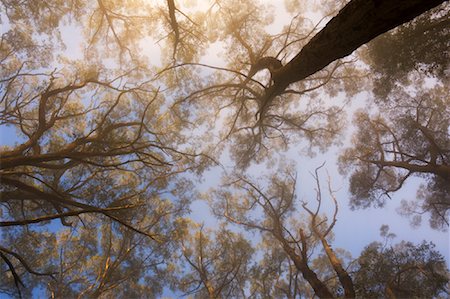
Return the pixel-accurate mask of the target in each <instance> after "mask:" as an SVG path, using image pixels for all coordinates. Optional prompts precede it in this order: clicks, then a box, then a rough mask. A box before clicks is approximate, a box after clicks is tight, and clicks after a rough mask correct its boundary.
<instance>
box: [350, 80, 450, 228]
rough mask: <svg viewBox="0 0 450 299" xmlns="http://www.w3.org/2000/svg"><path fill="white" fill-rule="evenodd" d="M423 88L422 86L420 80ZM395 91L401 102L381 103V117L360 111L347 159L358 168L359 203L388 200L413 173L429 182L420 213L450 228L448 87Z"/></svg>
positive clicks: (353, 187)
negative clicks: (428, 212) (356, 129)
mask: <svg viewBox="0 0 450 299" xmlns="http://www.w3.org/2000/svg"><path fill="white" fill-rule="evenodd" d="M416 86H417V87H418V88H419V86H420V85H418V84H416ZM414 93H415V94H414V95H412V94H408V93H407V92H406V91H405V90H402V89H399V90H398V91H397V93H392V96H393V98H395V99H396V101H389V104H387V105H385V107H380V111H379V112H378V113H377V114H376V115H369V114H368V113H366V112H359V113H358V114H357V115H356V117H355V123H356V124H357V126H358V132H357V133H356V135H355V142H354V146H353V147H352V148H350V149H347V150H346V151H345V153H344V154H343V156H342V157H341V162H342V163H343V166H344V167H345V166H347V167H350V169H352V175H351V177H350V191H351V193H352V194H353V196H352V201H351V204H352V206H353V207H367V206H370V205H380V206H382V205H383V204H384V200H385V199H386V198H387V197H389V194H390V193H393V192H395V191H397V190H399V189H400V188H401V187H402V186H403V184H404V182H405V181H406V180H407V179H408V178H409V177H411V176H414V175H420V176H423V177H426V178H427V179H428V181H429V187H428V188H425V187H424V188H425V190H428V191H424V192H426V193H428V194H429V195H425V196H422V198H424V201H423V202H422V203H421V204H419V207H418V208H419V211H420V210H422V211H430V212H432V215H433V217H432V220H431V221H432V223H434V225H433V226H434V227H436V228H445V227H448V220H447V218H448V210H449V207H450V202H449V197H448V187H447V186H448V185H449V183H450V167H449V164H450V156H449V154H450V143H449V142H450V139H449V135H448V127H449V125H450V119H449V117H448V116H449V115H450V111H449V110H448V104H449V102H448V100H447V98H446V97H445V93H446V91H445V88H444V87H442V86H436V87H435V88H433V89H430V90H420V89H419V90H417V91H415V92H414Z"/></svg>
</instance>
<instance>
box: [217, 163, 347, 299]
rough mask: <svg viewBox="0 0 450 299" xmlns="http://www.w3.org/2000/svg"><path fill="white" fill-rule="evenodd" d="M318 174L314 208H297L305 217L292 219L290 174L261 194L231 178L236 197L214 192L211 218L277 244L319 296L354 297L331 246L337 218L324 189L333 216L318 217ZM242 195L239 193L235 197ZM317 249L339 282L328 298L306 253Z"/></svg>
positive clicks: (241, 179) (253, 186) (277, 178)
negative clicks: (229, 223) (244, 229)
mask: <svg viewBox="0 0 450 299" xmlns="http://www.w3.org/2000/svg"><path fill="white" fill-rule="evenodd" d="M317 172H318V169H316V172H315V174H314V178H315V180H316V182H317V189H316V194H317V197H316V201H317V207H316V208H315V209H311V208H309V207H308V205H307V203H306V202H303V203H302V204H301V206H302V209H303V211H304V213H305V214H306V215H303V217H299V216H298V215H297V216H294V212H295V206H297V204H296V198H295V185H296V176H295V174H293V173H292V172H289V170H287V171H286V172H281V175H275V176H272V177H271V178H269V179H270V181H269V183H268V184H267V186H268V187H267V191H263V189H262V188H261V187H259V186H257V185H256V184H255V183H253V182H252V181H250V180H249V179H248V178H245V177H237V179H235V180H231V182H230V183H228V184H227V185H228V186H230V188H232V189H231V190H233V189H235V190H236V191H235V193H234V194H233V193H231V192H229V191H223V190H220V191H218V192H216V194H217V195H216V196H218V199H219V200H217V201H216V202H215V205H214V207H213V211H214V214H215V215H217V216H219V217H221V218H223V219H225V220H227V221H229V222H231V223H234V224H237V225H240V226H242V227H245V228H246V229H249V230H256V231H258V232H260V233H262V234H263V235H264V236H265V237H267V238H269V239H270V240H272V242H276V243H277V244H278V245H279V247H280V248H281V249H282V250H283V251H284V253H285V254H286V255H287V256H288V257H289V259H290V260H291V261H292V263H293V265H295V268H296V270H297V271H298V272H300V273H301V274H302V276H303V278H304V279H305V280H306V281H307V282H308V284H309V285H310V287H311V288H312V289H313V290H314V293H315V294H316V295H317V296H318V297H320V298H332V297H335V296H336V295H344V296H345V297H348V298H354V297H355V291H354V286H353V282H352V279H351V277H350V276H349V274H348V272H347V271H346V270H345V268H344V267H343V264H342V261H341V260H340V259H339V257H338V256H337V255H336V252H335V251H334V250H333V249H332V248H331V246H330V236H331V235H330V233H331V232H332V229H333V227H334V225H335V224H336V220H337V218H336V216H337V210H338V206H337V200H336V198H335V197H334V195H333V192H332V191H331V187H330V186H329V194H330V196H331V200H332V202H333V205H334V212H333V214H332V215H333V216H332V218H331V220H330V221H329V222H328V218H327V217H326V216H321V215H320V214H319V213H320V212H321V205H322V204H323V202H322V200H323V198H322V191H321V187H320V184H319V178H318V173H317ZM241 191H242V192H243V193H238V192H241ZM258 214H262V218H260V217H258V216H257V215H258ZM294 219H305V222H306V223H304V224H303V225H302V224H300V223H299V222H298V221H295V220H294ZM289 223H293V225H289ZM319 244H320V245H319ZM318 246H320V247H321V248H322V249H323V250H324V252H325V254H326V257H327V262H328V263H329V264H330V266H331V267H332V269H333V270H334V274H335V275H336V277H337V278H338V280H339V283H340V286H341V289H340V290H339V292H340V293H338V294H333V293H332V291H331V290H330V288H329V285H328V283H327V280H323V279H320V278H319V276H318V274H317V273H316V272H315V271H314V270H313V269H312V268H311V267H312V261H311V255H312V252H313V250H314V248H316V247H318ZM294 273H295V272H294ZM341 293H343V294H341Z"/></svg>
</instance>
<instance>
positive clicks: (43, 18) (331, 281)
mask: <svg viewBox="0 0 450 299" xmlns="http://www.w3.org/2000/svg"><path fill="white" fill-rule="evenodd" d="M347 2H348V3H347ZM443 2H444V1H443V0H439V1H438V0H432V1H418V0H414V1H405V0H402V1H397V2H395V3H393V2H392V1H387V0H380V1H363V0H352V1H337V2H334V3H332V4H328V5H326V12H325V17H324V21H329V22H328V24H327V25H326V26H325V27H324V28H321V26H322V21H321V22H319V23H318V24H312V23H311V22H309V21H308V20H307V19H306V18H305V16H304V15H302V14H301V13H299V14H298V15H297V16H295V17H294V18H293V20H292V22H291V24H289V26H287V27H286V28H284V29H283V30H282V32H280V33H279V34H269V33H267V32H266V28H265V26H266V25H268V24H270V17H271V16H270V11H269V9H268V8H267V7H265V6H263V5H260V3H257V2H254V1H244V2H242V1H235V0H223V1H214V2H211V5H210V6H209V7H208V9H206V10H203V11H200V10H196V9H191V8H192V7H189V5H188V4H184V3H182V2H181V1H179V2H177V1H173V0H168V1H165V2H163V3H156V2H149V1H145V0H137V1H133V2H130V3H125V2H120V1H119V2H118V1H114V0H98V1H88V2H86V1H78V0H71V1H54V2H52V3H47V2H43V1H34V2H33V1H22V2H17V1H10V0H1V1H0V4H1V11H0V17H1V21H2V25H3V24H5V27H4V28H5V29H4V33H2V37H1V43H0V61H1V63H2V70H1V76H0V86H1V87H0V105H1V110H0V126H3V127H4V126H9V127H10V128H13V129H15V130H16V132H17V139H16V140H14V141H15V144H10V145H5V146H2V147H1V148H0V155H1V164H0V176H1V185H0V192H1V198H0V216H1V221H0V227H2V231H1V232H2V238H3V239H2V241H3V240H4V242H2V246H1V247H0V271H1V272H2V276H4V277H6V280H5V281H2V284H1V285H0V287H1V289H2V290H4V291H5V292H7V293H8V294H11V295H12V296H19V297H20V296H22V295H24V296H29V295H30V294H31V293H32V292H33V289H32V288H38V287H42V286H44V285H45V288H46V291H47V293H48V295H49V296H75V295H78V296H83V295H89V296H100V297H101V296H110V294H111V293H112V292H114V293H115V294H121V295H123V296H138V295H141V294H142V293H146V292H147V293H148V292H149V293H150V294H148V295H149V296H157V295H158V294H160V293H161V290H162V288H163V285H162V284H159V282H161V281H163V280H166V279H167V277H169V276H171V275H174V274H173V272H172V270H173V269H171V268H170V267H169V265H168V264H169V261H170V258H169V254H168V253H170V252H172V251H176V250H174V244H179V243H177V242H184V244H186V245H188V246H186V248H188V247H189V246H190V247H191V250H188V249H186V250H183V252H182V255H183V258H184V259H185V260H186V263H185V264H183V266H182V267H181V268H182V269H181V272H183V271H186V272H183V273H182V274H186V273H187V274H186V277H188V278H193V279H194V280H195V281H200V282H202V284H203V286H204V288H202V290H201V291H200V292H199V294H200V296H203V295H205V294H206V293H208V294H209V296H214V297H215V296H218V294H219V293H220V294H224V295H223V296H226V294H232V295H233V296H238V294H239V295H241V294H245V293H246V292H247V289H246V285H247V284H246V283H249V278H248V277H246V276H245V275H244V274H243V272H242V271H243V270H242V269H244V268H246V267H247V266H248V263H249V260H250V254H249V253H250V251H252V246H251V244H250V243H249V242H246V241H245V240H244V237H243V235H240V234H236V233H234V232H232V231H229V230H226V229H221V230H219V231H217V232H216V233H215V235H214V233H212V234H209V232H208V233H203V231H202V230H200V232H199V234H198V236H197V235H196V234H195V233H193V235H194V236H196V238H194V241H196V242H197V244H194V243H189V241H188V240H185V239H183V238H180V236H179V233H180V232H181V231H183V230H182V226H183V225H182V224H180V222H182V220H180V218H181V217H183V216H185V215H186V214H187V213H188V209H189V203H190V201H191V199H193V198H195V197H194V195H193V194H192V192H191V189H192V187H191V185H190V183H189V180H188V179H187V178H186V176H187V173H189V175H190V174H191V173H193V172H195V173H201V172H202V170H203V169H204V167H205V166H208V164H209V163H208V161H212V159H210V158H209V157H208V155H207V154H209V151H210V150H211V149H214V150H215V152H214V154H217V155H220V154H221V153H222V152H223V151H222V150H223V149H224V148H225V149H226V147H231V154H232V155H233V156H234V158H235V160H236V162H237V164H238V166H240V167H241V169H243V168H245V167H247V166H249V165H250V163H253V162H260V161H262V160H263V159H265V158H266V157H265V156H266V154H267V153H274V152H276V151H277V150H278V149H286V148H287V147H288V146H289V145H290V144H292V142H293V141H295V140H293V139H297V140H302V139H307V140H308V142H309V144H308V145H307V147H308V146H309V147H318V148H319V149H321V150H325V149H327V148H329V147H330V145H332V144H336V143H337V140H336V137H337V136H338V135H339V134H340V133H341V131H342V128H343V127H344V124H343V118H344V116H343V114H342V111H343V106H344V103H337V104H336V105H335V104H334V103H327V102H326V101H324V100H322V99H321V95H322V94H323V93H322V92H324V93H328V94H329V95H336V94H338V93H339V92H343V91H345V92H346V93H347V95H352V94H355V93H356V92H357V91H358V86H361V84H363V83H364V82H365V81H364V80H366V79H367V73H366V71H365V69H364V68H363V67H362V68H361V67H360V66H359V65H358V64H355V63H353V62H354V61H355V60H356V56H351V57H349V58H344V57H346V56H347V55H349V54H351V53H352V52H353V51H354V50H356V49H357V48H358V47H360V46H361V45H363V44H365V43H366V42H368V41H370V40H371V39H373V38H375V37H376V36H377V35H379V34H382V33H384V32H386V31H388V30H390V29H392V28H394V27H396V26H398V25H400V24H402V23H404V22H407V21H410V20H412V19H414V17H416V16H418V15H420V14H421V13H424V12H425V11H427V10H428V9H431V8H433V7H436V6H437V5H439V4H440V3H443ZM345 3H347V4H346V5H345V6H344V4H345ZM337 11H339V12H338V13H337V14H336V12H337ZM332 16H334V17H333V18H332ZM440 18H442V16H440ZM67 24H69V27H70V26H72V27H74V28H75V27H77V28H80V31H81V30H82V31H83V32H82V34H80V35H83V36H82V37H80V51H79V52H80V53H78V54H80V55H79V56H80V57H81V58H79V59H78V60H77V59H76V58H74V57H70V55H68V54H67V52H65V47H66V46H67V45H66V44H65V42H64V40H63V39H64V36H63V35H64V34H63V33H64V31H65V30H63V29H62V28H63V27H64V26H66V25H67ZM217 24H221V26H220V27H218V26H215V25H217ZM223 24H225V26H222V25H223ZM445 24H446V23H445V21H444V23H442V25H445ZM72 29H73V28H72ZM2 30H3V27H2ZM2 32H3V31H2ZM433 33H435V34H436V36H441V35H440V34H439V31H437V32H435V31H433ZM149 41H150V43H151V42H153V41H155V44H156V45H157V46H159V47H160V48H161V59H158V58H156V59H155V58H154V57H148V55H145V54H146V53H144V52H145V51H143V50H142V49H143V48H145V49H147V48H146V47H145V46H143V45H145V44H146V43H149ZM215 43H224V44H226V46H225V47H226V48H227V50H229V51H228V52H230V53H232V54H230V55H229V57H227V58H226V59H224V62H225V64H226V65H225V66H223V67H222V66H220V67H219V66H213V65H208V64H205V63H202V58H204V54H205V51H206V50H208V49H209V48H208V47H209V46H210V45H213V44H215ZM69 47H74V46H73V45H72V46H69ZM341 58H344V59H341ZM155 60H156V61H155ZM158 60H160V61H158ZM214 119H215V120H220V121H222V123H223V124H224V126H223V132H222V135H221V136H219V138H217V137H216V136H215V133H216V132H217V130H218V129H217V126H215V127H213V124H214V121H213V120H214ZM422 131H423V130H422ZM292 132H296V133H298V134H297V135H296V136H295V135H294V134H292ZM425 137H426V136H425ZM427 138H428V137H426V139H427ZM427 140H428V141H429V140H430V139H429V138H428V139H427ZM436 144H437V143H436ZM439 146H441V145H439ZM438 152H439V151H438ZM435 153H436V148H433V149H431V150H429V154H428V152H427V153H425V155H426V157H425V158H423V159H428V156H427V155H429V156H430V158H429V159H428V160H426V161H427V162H429V164H433V163H434V164H436V163H441V161H443V159H444V158H441V156H439V157H438V158H436V157H437V156H434V154H435ZM433 157H434V158H433ZM445 163H446V162H445ZM441 164H442V165H443V163H441ZM442 165H440V166H442ZM434 166H436V165H434ZM441 168H442V167H441ZM444 168H445V167H444ZM436 175H437V176H438V177H439V178H438V179H436V180H432V181H430V182H431V185H430V186H431V187H429V188H428V189H427V190H426V191H427V192H424V194H425V193H426V194H427V195H426V196H425V197H426V198H434V197H436V196H441V194H446V193H445V192H446V191H445V190H444V189H442V187H441V186H445V183H446V181H445V180H444V181H442V180H441V176H439V174H436ZM316 180H317V183H318V178H317V175H316ZM235 183H236V184H235V185H236V186H238V187H239V188H241V189H245V190H246V191H248V192H249V193H250V194H251V196H253V197H252V199H253V202H254V203H255V204H256V203H258V205H259V207H260V211H261V212H264V213H265V214H266V220H267V223H260V225H259V227H261V228H267V227H269V228H270V229H269V231H271V233H265V234H264V238H265V242H266V244H269V243H273V241H276V242H277V244H278V245H277V246H278V247H274V248H281V249H282V250H283V254H281V255H279V256H277V260H278V261H280V265H282V266H279V267H278V268H277V267H275V266H273V265H269V266H270V269H268V270H267V271H266V272H265V274H264V279H265V281H264V283H265V285H263V286H261V285H258V283H257V282H255V280H254V279H253V280H252V281H251V283H252V284H251V287H250V288H253V290H254V291H255V296H259V295H261V296H263V294H267V295H276V296H278V295H280V296H284V295H286V296H293V297H295V296H296V295H299V294H306V293H308V294H313V292H315V293H317V295H318V296H321V297H328V296H331V295H336V296H338V295H339V296H340V295H345V296H346V297H354V296H355V289H354V285H353V283H352V277H350V274H349V273H348V271H347V270H346V268H345V265H344V264H345V263H344V262H343V259H342V258H340V256H339V255H340V253H338V251H334V250H332V249H331V247H330V242H331V231H332V228H333V226H334V224H335V222H336V213H335V214H334V216H333V217H332V220H331V221H329V222H327V221H326V220H325V219H323V218H322V216H321V215H319V212H320V203H321V201H322V199H321V195H320V186H319V184H318V186H317V188H318V196H317V203H318V206H319V207H318V208H317V209H314V210H313V209H311V208H310V206H309V205H307V204H306V203H304V204H302V205H301V209H302V210H303V213H304V219H305V221H304V222H305V223H301V224H299V223H294V224H293V225H292V226H289V225H288V224H286V223H285V221H286V220H287V219H288V218H289V217H288V216H289V215H290V214H292V213H293V212H294V211H293V209H294V208H295V206H294V202H295V200H294V199H295V194H294V190H293V189H294V188H293V186H294V185H295V179H294V177H293V176H292V175H288V181H284V180H282V179H281V178H276V179H274V180H273V184H272V188H273V190H267V193H269V194H273V195H274V196H275V197H276V198H278V201H277V203H278V204H279V206H277V207H276V208H274V207H273V206H272V207H271V200H272V199H271V198H269V197H267V196H266V193H265V192H262V190H263V189H264V188H262V187H258V186H256V185H255V184H253V183H252V182H251V181H250V180H247V179H246V178H245V176H240V177H239V179H238V181H237V182H235ZM286 190H288V192H287V193H289V194H286ZM330 193H331V192H330ZM447 193H448V192H447ZM331 195H333V194H332V193H331ZM427 201H428V199H427ZM430 201H432V200H430ZM333 202H334V204H335V207H336V211H337V204H336V202H335V201H333ZM433 203H434V202H433ZM234 204H235V205H236V206H233V207H230V209H236V208H239V207H240V206H239V204H240V203H238V202H236V203H234ZM430 205H431V204H430ZM424 207H426V205H424ZM433 207H434V205H433ZM227 209H228V207H227ZM227 209H225V210H226V211H227ZM248 210H250V208H249V209H248ZM222 211H223V210H222ZM433 211H439V210H436V209H435V210H433ZM446 211H447V210H445V211H444V213H446ZM439 213H440V212H439ZM222 216H224V217H225V218H227V217H229V215H222ZM238 216H242V215H240V214H239V215H238ZM244 220H245V219H244ZM263 231H265V230H263ZM95 232H100V233H97V234H96V233H95ZM97 237H98V238H99V239H100V240H101V241H100V242H96V241H97V239H96V238H97ZM208 238H209V240H210V241H209V242H210V243H208V242H206V240H208ZM180 240H184V241H180ZM29 243H32V244H35V245H36V246H34V247H31V248H28V246H26V245H28V244H29ZM216 243H217V244H220V245H221V246H223V247H224V248H226V250H225V251H224V255H225V256H226V258H227V259H229V260H231V261H232V263H230V264H226V262H228V260H223V259H221V258H220V257H217V256H216V252H218V251H219V247H217V244H216ZM80 244H81V245H83V246H81V245H80ZM316 247H317V248H322V249H323V250H324V253H323V254H322V255H321V256H318V257H312V256H308V254H312V252H313V250H312V249H313V248H316ZM194 249H196V250H197V251H195V250H194ZM85 253H86V254H87V255H86V256H84V254H85ZM274 254H275V253H274V252H273V248H268V249H267V252H266V253H265V256H266V260H267V257H270V256H275V255H274ZM238 255H239V256H244V257H245V258H244V259H243V260H242V261H241V260H240V259H239V258H237V256H238ZM78 256H84V257H83V258H77V257H78ZM194 257H195V258H198V257H200V259H202V258H205V259H208V261H209V262H210V263H211V265H212V266H211V267H210V268H209V266H210V265H209V264H203V263H199V264H196V263H195V262H194V260H193V258H194ZM176 262H177V263H181V262H180V261H179V259H178V260H176ZM241 262H242V263H241ZM264 264H268V262H264V261H262V262H261V263H259V265H255V266H254V267H253V273H255V271H257V270H256V269H260V267H261V266H263V265H264ZM56 265H58V266H59V267H56ZM191 266H192V267H193V268H192V269H191V270H192V271H190V272H188V267H191ZM196 267H197V268H196ZM228 267H230V268H228ZM206 268H208V269H207V271H206V272H205V269H206ZM199 269H200V271H198V270H199ZM280 269H281V270H282V273H281V274H279V273H277V271H278V270H280ZM221 272H224V273H221ZM211 273H214V274H213V276H210V275H209V274H211ZM3 274H4V275H3ZM178 274H179V273H178ZM182 274H180V276H179V277H184V276H183V275H182ZM207 274H208V275H207ZM300 274H301V276H303V278H300V279H299V276H300ZM205 277H206V278H205ZM141 279H142V280H146V281H149V282H155V283H154V287H153V288H151V287H149V286H148V285H145V284H143V283H142V281H141ZM156 281H157V282H158V283H156ZM185 282H186V281H185ZM271 282H276V286H277V290H274V289H270V288H269V289H267V288H265V286H267V283H271ZM307 284H308V285H310V286H311V288H309V289H308V290H307V291H306V293H302V292H301V291H300V288H301V287H300V286H304V285H307ZM249 285H250V284H249ZM28 287H29V288H30V289H29V290H27V288H28ZM177 287H179V288H182V289H184V290H185V291H190V290H191V288H190V287H191V284H190V282H189V281H187V282H186V283H185V284H184V285H183V286H180V285H177ZM133 289H134V290H133ZM311 290H313V291H311ZM281 294H284V295H281ZM242 296H244V295H242Z"/></svg>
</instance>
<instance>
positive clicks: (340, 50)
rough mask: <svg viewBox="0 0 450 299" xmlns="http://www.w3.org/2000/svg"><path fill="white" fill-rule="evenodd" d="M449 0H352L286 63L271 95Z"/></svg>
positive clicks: (270, 92)
mask: <svg viewBox="0 0 450 299" xmlns="http://www.w3.org/2000/svg"><path fill="white" fill-rule="evenodd" d="M445 1H446V0H395V1H393V0H352V1H350V2H349V3H348V4H347V5H346V6H345V7H344V8H343V9H342V10H341V11H339V13H338V14H337V15H336V16H335V17H334V18H333V19H331V20H330V22H328V24H327V25H326V26H325V28H323V29H322V30H321V31H320V32H319V33H318V34H317V35H316V36H314V37H313V38H312V39H311V40H310V41H309V43H308V44H306V45H305V46H304V47H303V49H302V50H301V51H300V52H299V53H298V54H297V55H296V56H295V57H294V58H293V59H292V60H291V61H290V62H289V63H287V64H286V65H285V66H284V67H282V68H281V69H279V70H278V71H277V72H276V73H275V74H274V82H275V83H274V85H273V86H271V88H269V89H268V90H267V91H266V98H267V99H271V98H273V97H274V96H276V95H278V94H280V93H281V92H282V91H283V90H284V89H286V88H287V87H288V86H289V84H291V83H293V82H297V81H300V80H303V79H305V78H306V77H308V76H310V75H312V74H314V73H316V72H317V71H320V70H321V69H323V68H324V67H326V66H327V65H328V64H330V63H331V62H333V61H335V60H337V59H339V58H343V57H345V56H347V55H349V54H351V53H352V52H353V51H355V50H356V49H357V48H358V47H360V46H361V45H363V44H365V43H367V42H369V41H370V40H372V39H373V38H375V37H377V36H378V35H380V34H382V33H384V32H387V31H389V30H391V29H393V28H395V27H397V26H399V25H401V24H403V23H406V22H408V21H411V20H412V19H414V18H415V17H417V16H419V15H420V14H422V13H424V12H426V11H427V10H429V9H431V8H433V7H435V6H438V5H439V4H441V3H443V2H445Z"/></svg>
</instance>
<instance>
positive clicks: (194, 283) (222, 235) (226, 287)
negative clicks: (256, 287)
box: [172, 222, 254, 298]
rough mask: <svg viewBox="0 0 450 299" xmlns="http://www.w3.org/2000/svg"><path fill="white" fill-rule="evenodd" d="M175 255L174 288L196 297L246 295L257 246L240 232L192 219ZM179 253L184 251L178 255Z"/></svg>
mask: <svg viewBox="0 0 450 299" xmlns="http://www.w3.org/2000/svg"><path fill="white" fill-rule="evenodd" d="M180 232H182V233H180V239H179V242H180V243H179V244H180V246H181V250H180V251H176V252H175V254H174V256H173V258H175V259H174V267H175V268H176V270H175V274H174V277H173V283H172V285H173V288H174V290H181V291H182V292H183V294H184V295H191V296H194V298H246V297H247V296H246V290H247V287H248V286H247V282H248V279H249V264H250V262H251V260H252V254H253V251H254V249H253V248H252V245H251V243H250V242H249V241H248V240H247V239H246V238H245V237H244V236H243V235H242V234H239V233H235V232H232V231H231V230H229V229H227V228H226V227H224V226H222V227H220V228H218V229H216V230H213V229H207V228H204V226H203V225H198V224H196V223H193V222H188V223H187V226H186V227H185V230H180ZM177 255H181V256H180V257H177Z"/></svg>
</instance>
